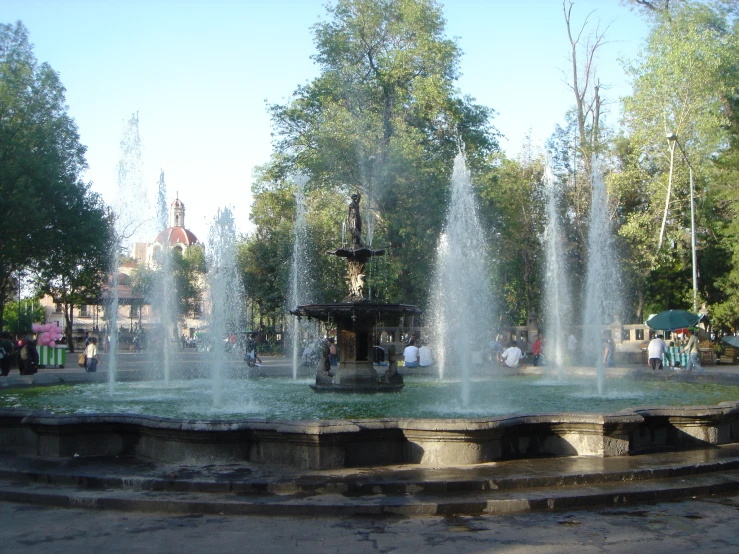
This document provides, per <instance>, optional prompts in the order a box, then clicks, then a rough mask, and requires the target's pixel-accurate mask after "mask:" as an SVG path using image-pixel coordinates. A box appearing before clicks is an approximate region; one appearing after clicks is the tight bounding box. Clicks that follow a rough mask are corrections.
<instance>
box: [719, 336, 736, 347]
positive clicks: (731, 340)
mask: <svg viewBox="0 0 739 554" xmlns="http://www.w3.org/2000/svg"><path fill="white" fill-rule="evenodd" d="M721 340H722V341H724V342H725V343H727V344H730V345H731V346H734V347H736V348H739V337H735V336H733V335H726V336H725V337H721Z"/></svg>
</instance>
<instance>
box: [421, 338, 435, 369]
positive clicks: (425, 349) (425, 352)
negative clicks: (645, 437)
mask: <svg viewBox="0 0 739 554" xmlns="http://www.w3.org/2000/svg"><path fill="white" fill-rule="evenodd" d="M418 365H420V366H421V367H429V366H432V365H434V355H433V354H432V352H431V347H429V345H428V344H426V343H425V342H424V343H422V344H421V348H419V349H418Z"/></svg>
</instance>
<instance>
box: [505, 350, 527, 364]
mask: <svg viewBox="0 0 739 554" xmlns="http://www.w3.org/2000/svg"><path fill="white" fill-rule="evenodd" d="M502 356H503V359H504V360H505V365H507V366H508V367H517V366H518V361H519V360H520V359H521V356H523V353H522V352H521V349H520V348H519V347H518V346H511V347H510V348H508V350H506V351H505V352H503V354H502Z"/></svg>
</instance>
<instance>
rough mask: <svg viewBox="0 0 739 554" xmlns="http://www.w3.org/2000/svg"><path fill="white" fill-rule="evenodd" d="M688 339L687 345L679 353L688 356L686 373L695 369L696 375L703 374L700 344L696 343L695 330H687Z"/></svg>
mask: <svg viewBox="0 0 739 554" xmlns="http://www.w3.org/2000/svg"><path fill="white" fill-rule="evenodd" d="M688 337H689V338H688V344H686V345H685V348H683V349H682V350H681V351H680V353H681V354H685V353H687V354H688V368H687V369H688V371H692V369H693V368H694V367H695V368H696V369H697V370H698V373H703V371H704V370H703V366H701V351H700V343H699V342H698V337H696V336H695V329H693V328H690V329H688Z"/></svg>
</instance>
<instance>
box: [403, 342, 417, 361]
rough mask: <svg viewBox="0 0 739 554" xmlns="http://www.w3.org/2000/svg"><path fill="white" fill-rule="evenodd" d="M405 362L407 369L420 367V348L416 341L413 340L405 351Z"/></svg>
mask: <svg viewBox="0 0 739 554" xmlns="http://www.w3.org/2000/svg"><path fill="white" fill-rule="evenodd" d="M403 360H404V364H403V365H405V367H418V347H417V346H416V341H415V340H414V339H411V340H410V342H409V343H408V346H406V347H405V350H403Z"/></svg>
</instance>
